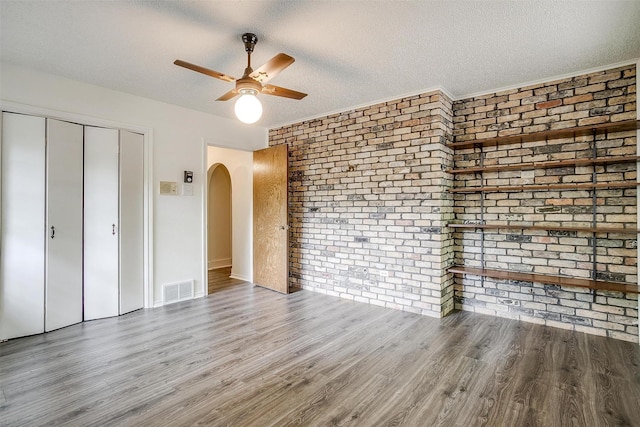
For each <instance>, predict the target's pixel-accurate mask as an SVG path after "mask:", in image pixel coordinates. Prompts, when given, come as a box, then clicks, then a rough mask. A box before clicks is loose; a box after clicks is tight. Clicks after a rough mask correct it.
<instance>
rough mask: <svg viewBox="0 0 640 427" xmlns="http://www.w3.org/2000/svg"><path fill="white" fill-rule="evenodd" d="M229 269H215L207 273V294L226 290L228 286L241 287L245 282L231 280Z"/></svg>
mask: <svg viewBox="0 0 640 427" xmlns="http://www.w3.org/2000/svg"><path fill="white" fill-rule="evenodd" d="M229 275H231V267H223V268H217V269H215V270H209V271H208V280H209V284H208V285H209V291H208V294H213V293H215V292H217V291H219V290H221V289H226V288H228V287H230V286H236V285H242V284H244V283H246V282H243V281H242V280H238V279H232V278H231V277H229Z"/></svg>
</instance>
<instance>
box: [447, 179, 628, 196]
mask: <svg viewBox="0 0 640 427" xmlns="http://www.w3.org/2000/svg"><path fill="white" fill-rule="evenodd" d="M638 185H640V183H638V182H599V183H596V184H593V183H591V182H588V183H583V182H581V183H574V184H529V185H503V186H486V187H459V188H450V189H449V190H448V191H449V192H450V193H494V192H501V191H539V190H585V189H587V190H588V189H594V188H595V189H598V188H600V189H603V188H604V189H607V188H611V189H615V188H634V187H637V186H638Z"/></svg>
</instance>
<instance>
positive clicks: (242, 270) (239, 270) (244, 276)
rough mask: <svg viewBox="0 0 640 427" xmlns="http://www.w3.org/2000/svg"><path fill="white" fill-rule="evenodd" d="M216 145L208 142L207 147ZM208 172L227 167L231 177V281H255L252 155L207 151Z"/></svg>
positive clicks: (249, 153)
mask: <svg viewBox="0 0 640 427" xmlns="http://www.w3.org/2000/svg"><path fill="white" fill-rule="evenodd" d="M209 143H213V142H212V141H210V140H207V144H209ZM207 152H208V156H207V157H208V160H207V169H208V168H209V167H210V166H211V165H213V164H215V163H222V164H223V165H225V167H226V168H227V170H228V171H229V175H230V176H231V208H232V219H231V223H232V243H231V249H232V260H233V265H232V267H231V277H233V278H236V279H241V280H247V281H252V280H253V153H252V152H247V151H239V150H229V149H226V148H219V147H211V146H209V147H207Z"/></svg>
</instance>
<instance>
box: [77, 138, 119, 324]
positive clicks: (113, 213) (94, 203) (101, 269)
mask: <svg viewBox="0 0 640 427" xmlns="http://www.w3.org/2000/svg"><path fill="white" fill-rule="evenodd" d="M84 133H85V137H84V320H92V319H100V318H102V317H110V316H117V315H118V313H119V307H118V305H119V304H118V302H119V301H118V299H119V295H118V291H119V283H118V279H119V277H118V276H119V271H118V268H119V266H118V231H119V230H118V228H119V224H118V131H117V130H115V129H104V128H97V127H90V126H85V128H84Z"/></svg>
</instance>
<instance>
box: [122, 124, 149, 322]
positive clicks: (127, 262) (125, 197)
mask: <svg viewBox="0 0 640 427" xmlns="http://www.w3.org/2000/svg"><path fill="white" fill-rule="evenodd" d="M143 148H144V145H143V136H142V135H139V134H137V133H132V132H128V131H123V130H121V131H120V314H124V313H128V312H130V311H133V310H137V309H140V308H142V307H143V306H144V284H143V281H144V277H143V267H142V266H143V251H144V248H143V200H144V197H143V196H144V187H143V186H144V175H143V165H144V159H143V156H144V149H143Z"/></svg>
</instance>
